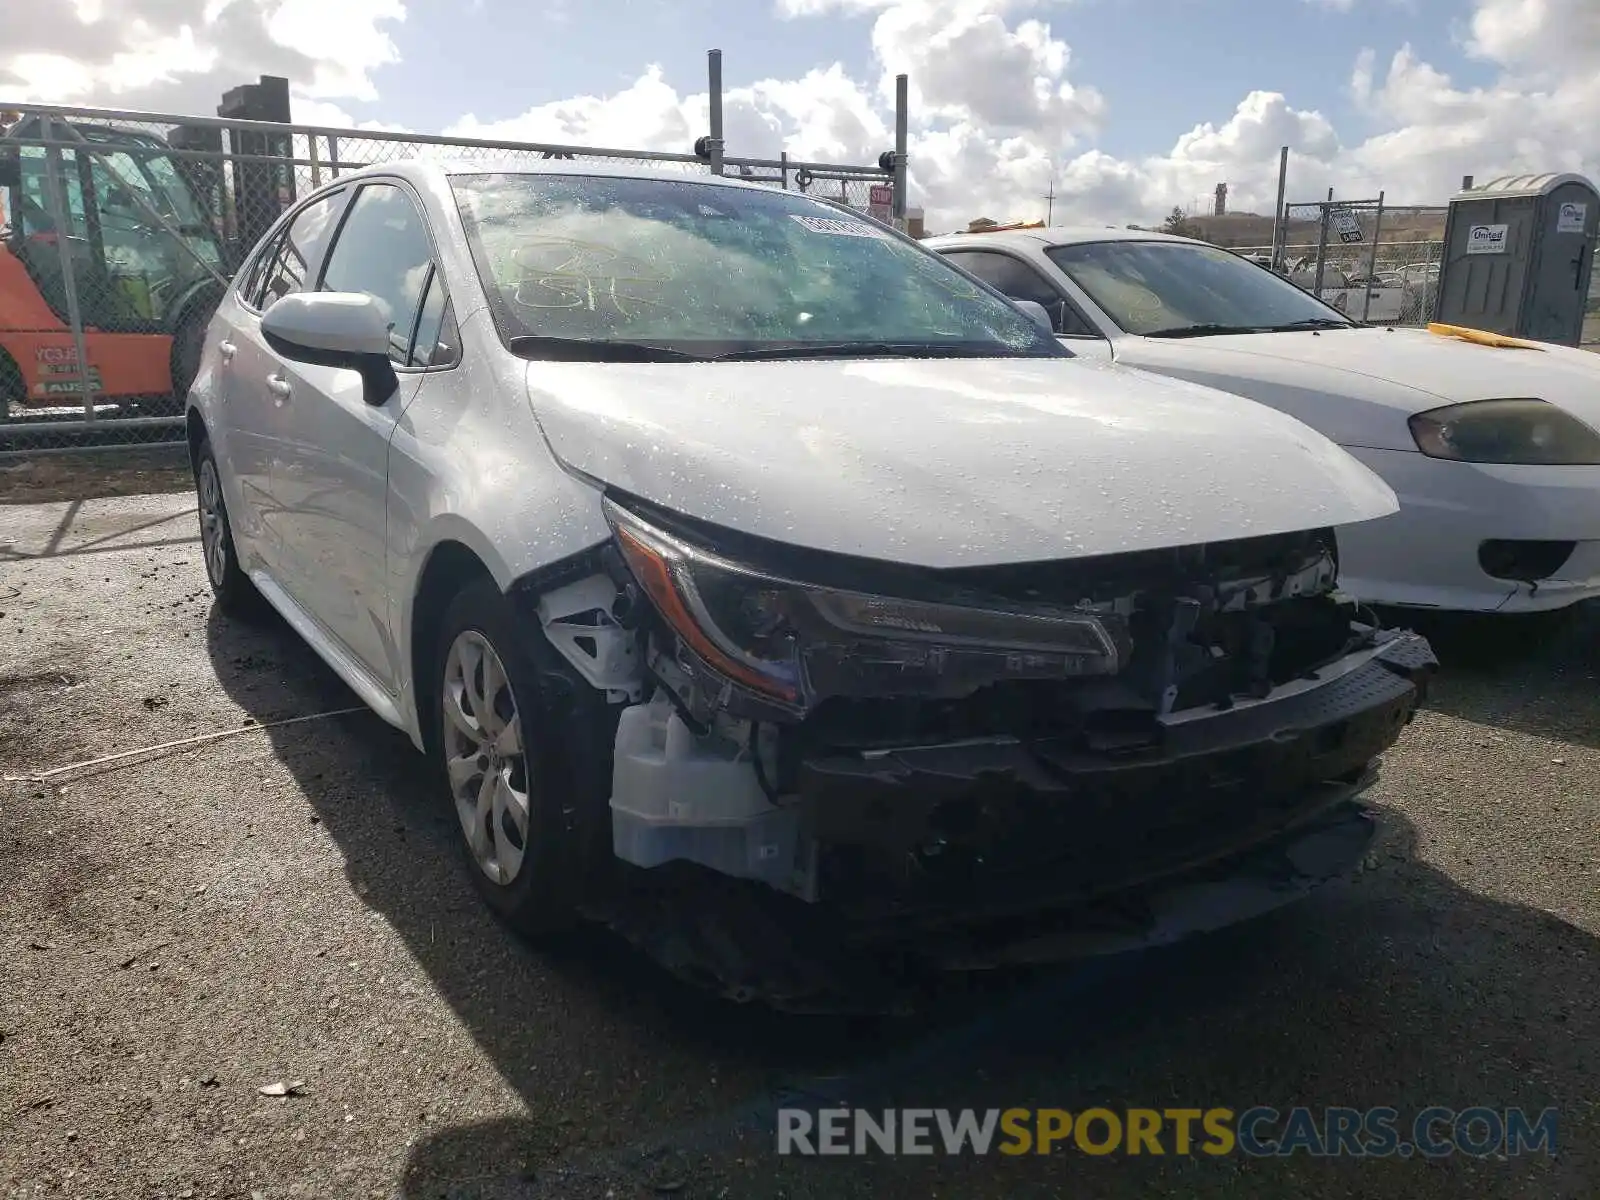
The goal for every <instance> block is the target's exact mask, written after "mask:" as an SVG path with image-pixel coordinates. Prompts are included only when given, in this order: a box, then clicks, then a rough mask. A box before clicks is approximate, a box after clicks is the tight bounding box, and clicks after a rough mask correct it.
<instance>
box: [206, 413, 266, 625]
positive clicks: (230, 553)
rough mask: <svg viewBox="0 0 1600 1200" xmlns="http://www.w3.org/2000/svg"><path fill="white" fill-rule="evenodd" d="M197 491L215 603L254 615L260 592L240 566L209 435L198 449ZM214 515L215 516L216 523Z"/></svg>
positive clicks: (225, 609)
mask: <svg viewBox="0 0 1600 1200" xmlns="http://www.w3.org/2000/svg"><path fill="white" fill-rule="evenodd" d="M208 475H209V481H208ZM194 490H195V509H196V514H197V516H198V517H199V521H200V557H201V559H202V560H203V562H204V564H205V569H206V580H207V582H208V583H210V584H211V594H212V596H213V597H215V600H216V605H217V607H218V608H219V609H221V610H222V611H223V612H225V613H227V614H229V615H230V616H242V615H247V614H253V613H255V612H256V611H258V609H259V607H260V604H261V593H260V592H258V591H256V585H255V584H253V583H251V582H250V577H249V576H248V575H246V574H245V573H244V571H243V570H241V569H240V567H239V556H238V554H237V553H235V552H234V548H233V524H232V522H231V521H230V520H229V518H228V503H227V500H226V499H224V497H223V494H222V476H221V474H220V473H219V472H218V469H217V458H216V455H214V454H213V453H212V452H211V442H210V440H209V439H206V438H202V439H201V441H200V444H199V446H197V447H196V448H195V453H194ZM208 508H210V509H211V512H210V513H208ZM211 517H214V518H215V521H216V524H215V525H214V526H213V525H212V523H211V520H210V518H211Z"/></svg>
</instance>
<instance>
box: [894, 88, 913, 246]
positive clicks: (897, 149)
mask: <svg viewBox="0 0 1600 1200" xmlns="http://www.w3.org/2000/svg"><path fill="white" fill-rule="evenodd" d="M910 96H911V81H910V78H909V77H908V76H905V75H896V76H895V77H894V204H893V207H891V208H890V210H889V212H890V216H891V218H892V221H893V224H894V226H895V228H896V229H899V230H900V231H901V232H902V233H903V232H905V227H906V148H907V142H908V140H909V139H908V135H907V126H908V124H909V121H908V111H907V110H908V109H909V108H910V104H911V100H910Z"/></svg>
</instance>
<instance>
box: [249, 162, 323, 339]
mask: <svg viewBox="0 0 1600 1200" xmlns="http://www.w3.org/2000/svg"><path fill="white" fill-rule="evenodd" d="M343 201H344V193H343V192H342V191H341V192H334V193H332V194H331V195H327V196H323V197H322V198H321V199H318V200H314V201H313V202H312V203H310V204H308V205H306V207H305V208H303V209H301V210H300V212H299V214H298V215H297V216H296V217H295V218H294V220H292V221H290V222H289V228H288V229H287V230H286V231H285V232H284V234H283V235H282V237H281V240H280V241H279V242H278V246H277V249H276V251H275V252H274V253H273V255H272V258H271V260H270V261H269V262H268V263H267V268H266V271H265V272H264V288H263V291H262V293H261V295H260V296H259V297H256V298H255V304H256V307H258V308H259V309H261V311H262V312H265V311H266V310H267V309H269V308H271V307H272V306H273V305H274V304H275V303H277V302H278V301H279V300H281V299H283V298H284V297H285V296H288V295H292V294H293V293H295V292H303V291H305V290H306V289H307V288H308V287H309V286H310V277H311V276H312V274H313V272H315V271H316V269H317V264H318V263H319V262H321V260H322V252H323V250H324V249H325V248H326V247H327V245H328V239H329V238H330V237H331V236H332V234H333V226H334V221H335V220H336V219H337V218H338V216H339V209H340V206H341V204H342V203H343Z"/></svg>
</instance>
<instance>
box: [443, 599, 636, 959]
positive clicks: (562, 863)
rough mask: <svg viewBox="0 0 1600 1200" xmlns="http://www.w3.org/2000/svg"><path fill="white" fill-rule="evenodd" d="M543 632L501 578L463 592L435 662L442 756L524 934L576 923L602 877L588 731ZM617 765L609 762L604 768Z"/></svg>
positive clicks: (489, 893) (504, 912)
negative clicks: (592, 881)
mask: <svg viewBox="0 0 1600 1200" xmlns="http://www.w3.org/2000/svg"><path fill="white" fill-rule="evenodd" d="M539 636H540V635H539V633H538V632H537V631H536V630H530V629H528V628H526V627H525V626H522V625H520V624H519V623H518V622H517V621H516V619H515V615H514V613H513V612H512V609H511V606H510V603H509V602H508V601H507V600H506V598H505V597H504V596H503V595H502V594H501V593H500V591H499V589H498V588H497V587H495V585H494V584H493V582H492V581H490V580H483V581H480V582H477V583H473V584H470V585H468V586H467V587H466V588H465V589H463V590H462V592H461V593H460V594H459V595H457V596H456V598H455V600H454V601H452V602H451V604H450V607H449V609H448V611H447V612H446V614H445V617H444V622H443V627H442V629H441V633H440V638H439V643H438V651H437V655H436V657H435V668H434V672H433V705H432V706H431V707H432V708H433V712H434V715H435V717H436V720H437V726H436V728H437V737H436V738H435V739H434V754H435V757H436V758H437V760H438V765H439V767H440V769H441V773H442V775H443V778H444V780H445V782H446V784H447V786H448V787H449V791H450V800H451V806H452V808H453V809H454V811H455V815H456V819H457V822H458V824H459V825H460V827H461V834H462V843H463V846H464V848H465V850H466V857H467V860H468V864H469V870H470V871H471V874H472V878H473V882H474V883H475V885H476V886H477V888H478V890H479V892H480V893H481V894H482V895H483V896H484V898H485V899H486V900H487V901H488V903H489V905H490V907H491V908H493V909H494V910H495V912H497V913H498V914H499V915H500V916H502V917H504V918H505V919H506V920H507V921H508V922H509V923H510V924H512V925H513V926H515V927H516V928H517V929H518V930H519V931H520V932H522V933H524V934H526V935H529V936H532V937H535V938H539V937H546V936H548V935H551V934H555V933H557V932H560V931H562V930H564V929H566V928H568V927H570V926H571V925H572V924H573V922H574V920H575V916H576V908H577V905H578V902H579V899H580V895H581V893H582V891H583V889H584V887H585V884H586V881H587V879H588V878H590V877H591V876H592V873H591V871H590V870H589V868H590V866H591V865H592V854H591V853H590V851H589V850H588V849H587V848H588V847H591V846H592V845H593V839H592V838H591V837H589V836H588V835H587V833H586V830H590V829H592V828H593V817H594V814H595V812H596V811H598V809H597V805H598V806H603V805H604V802H605V799H606V797H605V795H604V794H603V793H601V794H599V795H596V790H597V789H596V788H595V786H594V785H593V784H592V783H586V782H585V781H592V780H595V779H597V778H598V777H599V775H600V774H601V772H599V771H597V767H599V766H601V765H602V764H597V763H593V762H589V761H586V755H587V753H588V750H589V749H590V747H587V746H586V743H587V739H585V738H583V737H573V736H571V734H570V730H569V727H568V724H567V722H568V721H570V720H571V719H572V718H571V713H572V710H573V706H570V705H558V704H555V703H553V700H554V697H552V696H551V694H550V692H551V689H552V688H554V687H557V686H559V684H560V682H561V679H560V676H559V675H558V674H553V673H552V672H550V671H545V670H541V669H540V666H539V658H538V649H539V648H538V647H536V646H530V645H529V639H536V638H538V637H539ZM604 773H605V774H606V775H608V774H609V771H608V770H607V771H606V772H604Z"/></svg>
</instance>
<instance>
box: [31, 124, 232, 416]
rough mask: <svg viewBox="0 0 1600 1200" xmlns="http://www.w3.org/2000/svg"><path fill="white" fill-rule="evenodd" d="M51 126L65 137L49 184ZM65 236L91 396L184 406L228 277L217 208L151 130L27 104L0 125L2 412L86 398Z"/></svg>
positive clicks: (153, 406)
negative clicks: (33, 111) (55, 189)
mask: <svg viewBox="0 0 1600 1200" xmlns="http://www.w3.org/2000/svg"><path fill="white" fill-rule="evenodd" d="M47 130H48V133H49V140H55V141H65V142H70V143H73V144H71V145H65V146H60V147H57V150H56V152H57V153H59V155H60V164H61V167H60V176H59V177H60V180H61V183H62V184H63V185H64V186H62V187H61V188H60V189H59V194H58V195H54V196H52V195H51V189H49V188H48V187H47V186H46V175H45V171H46V162H47V158H46V156H47V154H48V153H49V151H48V150H47V148H46V147H45V146H42V145H37V144H30V141H31V142H37V141H41V140H45V138H44V135H45V133H46V131H47ZM58 218H62V219H64V227H63V225H62V224H60V223H58ZM63 246H65V252H66V254H68V255H70V256H71V266H72V289H71V290H72V292H74V293H75V299H76V301H77V307H78V313H79V317H80V319H81V321H82V324H83V335H84V337H83V340H84V348H85V350H86V351H87V355H88V359H89V371H88V374H89V383H90V387H91V389H92V392H93V394H94V398H95V403H96V404H97V405H104V406H105V407H107V408H113V409H115V410H116V411H119V412H120V411H122V410H129V411H131V412H139V411H142V412H145V413H161V412H163V411H166V412H181V411H182V410H181V403H182V397H183V396H184V395H185V394H186V393H187V391H188V387H189V383H190V382H191V381H192V380H193V378H194V374H195V371H196V369H197V367H198V364H199V355H200V346H201V343H202V342H203V341H204V338H205V328H206V324H207V322H208V321H209V320H210V317H211V313H212V312H213V311H214V309H215V307H216V303H217V300H218V298H219V297H220V296H221V294H222V289H223V287H224V282H223V281H224V280H225V279H226V274H225V269H226V263H225V259H224V252H223V243H222V240H221V237H220V236H219V231H218V229H217V225H216V222H215V219H214V217H213V216H212V214H211V213H210V212H209V211H207V208H206V206H205V205H204V203H203V202H202V200H201V198H200V197H199V196H198V195H196V192H195V189H194V188H193V186H192V183H191V180H190V179H189V178H188V177H186V174H185V172H184V171H182V170H180V169H179V166H178V163H177V162H176V160H175V159H174V158H173V156H172V155H171V154H170V153H169V147H168V146H167V144H166V142H164V141H163V140H162V139H161V138H159V137H157V136H155V135H154V134H150V133H144V132H141V131H138V130H131V129H121V128H116V127H112V126H107V125H99V124H87V123H70V122H67V121H62V120H59V119H53V120H50V121H49V122H48V125H46V124H45V122H44V121H43V120H41V119H40V118H38V117H33V116H26V115H24V116H20V117H19V118H18V119H16V120H15V121H13V122H12V123H11V124H10V125H8V126H6V127H5V128H4V129H3V130H0V419H5V418H6V417H11V418H17V417H25V416H28V415H29V410H35V411H37V410H39V409H63V408H75V409H81V408H82V406H83V395H84V378H83V374H82V372H81V370H80V367H79V363H78V351H77V344H76V339H75V338H74V337H73V333H72V325H71V321H70V316H69V313H70V307H71V306H70V303H69V300H68V287H67V278H66V271H65V270H64V266H63ZM7 409H9V412H8V411H6V410H7ZM19 409H20V411H19ZM39 415H44V414H42V413H41V414H39Z"/></svg>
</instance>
